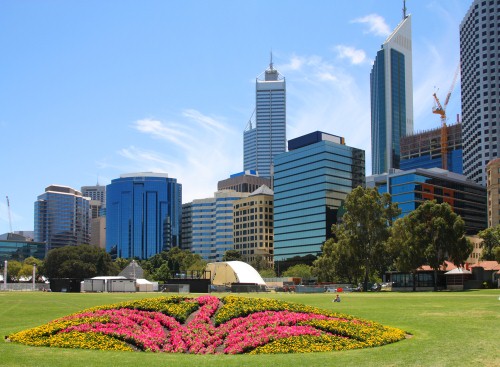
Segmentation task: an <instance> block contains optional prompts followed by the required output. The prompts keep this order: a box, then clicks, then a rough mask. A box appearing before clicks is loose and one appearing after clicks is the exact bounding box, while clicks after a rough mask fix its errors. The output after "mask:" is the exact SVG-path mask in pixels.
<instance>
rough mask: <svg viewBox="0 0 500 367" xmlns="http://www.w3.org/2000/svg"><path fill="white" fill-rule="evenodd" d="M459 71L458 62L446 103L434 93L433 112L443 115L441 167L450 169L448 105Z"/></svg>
mask: <svg viewBox="0 0 500 367" xmlns="http://www.w3.org/2000/svg"><path fill="white" fill-rule="evenodd" d="M459 73H460V64H458V66H457V70H456V71H455V75H454V77H453V81H452V83H451V86H450V89H449V90H448V94H446V99H445V101H444V105H441V102H440V101H439V98H438V96H437V95H436V93H434V94H433V95H432V96H433V97H434V102H435V106H434V107H433V108H432V113H435V114H437V115H439V116H440V117H441V167H442V168H443V169H448V158H447V155H448V127H447V126H446V119H447V118H446V106H448V102H449V101H450V97H451V92H453V89H454V88H455V83H456V82H457V77H458V74H459Z"/></svg>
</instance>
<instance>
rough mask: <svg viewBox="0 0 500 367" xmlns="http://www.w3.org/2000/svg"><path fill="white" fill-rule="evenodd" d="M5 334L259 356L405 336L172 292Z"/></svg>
mask: <svg viewBox="0 0 500 367" xmlns="http://www.w3.org/2000/svg"><path fill="white" fill-rule="evenodd" d="M7 338H8V339H9V340H10V341H13V342H18V343H23V344H27V345H33V346H53V347H62V348H84V349H102V350H127V351H151V352H170V353H194V354H215V353H225V354H239V353H251V354H259V353H298V352H302V353H304V352H321V351H334V350H347V349H354V348H366V347H375V346H380V345H384V344H388V343H393V342H396V341H398V340H401V339H404V338H405V333H404V332H403V331H402V330H399V329H395V328H390V327H385V326H383V325H381V324H378V323H375V322H371V321H366V320H361V319H355V318H353V317H352V316H349V315H343V314H339V313H333V312H329V311H327V310H322V309H318V308H314V307H310V306H305V305H300V304H296V303H287V302H281V301H277V300H272V299H256V298H242V297H234V296H229V297H224V298H222V299H220V300H219V299H218V298H217V297H213V296H202V297H198V298H188V297H178V296H176V297H160V298H151V299H144V300H140V301H133V302H123V303H118V304H114V305H106V306H100V307H94V308H91V309H87V310H85V311H83V312H80V313H76V314H72V315H69V316H66V317H63V318H60V319H57V320H54V321H52V322H50V323H48V324H45V325H42V326H39V327H36V328H33V329H29V330H24V331H20V332H18V333H15V334H11V335H9V336H8V337H7Z"/></svg>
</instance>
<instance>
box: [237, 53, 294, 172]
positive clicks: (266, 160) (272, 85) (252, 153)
mask: <svg viewBox="0 0 500 367" xmlns="http://www.w3.org/2000/svg"><path fill="white" fill-rule="evenodd" d="M261 75H262V74H261ZM255 101H256V103H255V104H256V106H255V126H253V125H252V121H250V122H249V123H248V125H247V127H246V129H245V131H244V132H243V169H244V170H245V171H247V170H253V171H257V172H258V174H259V176H261V177H267V178H269V177H271V166H272V163H273V159H274V157H275V156H276V155H277V154H280V153H283V152H285V151H286V83H285V78H284V77H283V76H282V75H281V74H280V73H279V72H278V70H276V69H275V68H274V67H273V61H272V56H271V63H270V64H269V69H267V70H266V71H265V72H264V79H262V78H261V77H260V76H259V77H257V79H256V85H255Z"/></svg>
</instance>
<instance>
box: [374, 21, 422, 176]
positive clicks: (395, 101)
mask: <svg viewBox="0 0 500 367" xmlns="http://www.w3.org/2000/svg"><path fill="white" fill-rule="evenodd" d="M370 94H371V97H370V98H371V125H372V127H371V129H372V172H373V174H379V173H383V172H388V171H389V170H390V169H391V168H399V160H400V145H399V140H400V138H401V137H402V136H405V135H406V134H408V133H412V132H413V82H412V51H411V15H406V13H405V14H404V17H403V20H402V22H401V23H399V25H398V26H397V27H396V29H395V30H394V31H393V32H392V34H391V35H390V36H389V37H388V38H387V39H386V41H385V42H384V43H383V44H382V48H381V49H380V50H379V51H378V52H377V56H376V57H375V62H374V63H373V67H372V71H371V73H370Z"/></svg>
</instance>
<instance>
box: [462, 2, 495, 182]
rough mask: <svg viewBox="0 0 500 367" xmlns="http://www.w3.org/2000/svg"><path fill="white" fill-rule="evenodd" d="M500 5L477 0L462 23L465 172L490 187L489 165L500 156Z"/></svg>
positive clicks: (470, 177)
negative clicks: (488, 183) (487, 171)
mask: <svg viewBox="0 0 500 367" xmlns="http://www.w3.org/2000/svg"><path fill="white" fill-rule="evenodd" d="M499 29H500V4H499V3H498V1H493V0H475V1H474V2H473V3H472V5H471V6H470V8H469V10H468V11H467V13H466V14H465V17H464V19H463V20H462V23H460V67H461V101H462V124H463V128H462V135H463V166H464V175H465V176H466V177H467V178H469V179H471V180H473V181H475V182H477V183H479V184H481V185H483V186H486V165H487V163H488V162H489V161H490V160H492V159H494V158H496V157H500V147H499V141H498V138H499V128H500V126H499V125H500V73H499V71H500V69H499V68H500V38H499Z"/></svg>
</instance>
